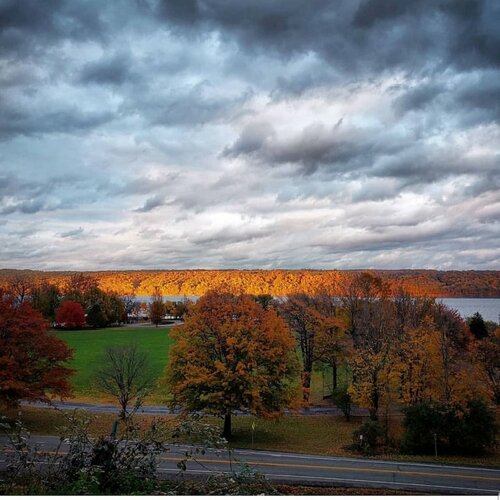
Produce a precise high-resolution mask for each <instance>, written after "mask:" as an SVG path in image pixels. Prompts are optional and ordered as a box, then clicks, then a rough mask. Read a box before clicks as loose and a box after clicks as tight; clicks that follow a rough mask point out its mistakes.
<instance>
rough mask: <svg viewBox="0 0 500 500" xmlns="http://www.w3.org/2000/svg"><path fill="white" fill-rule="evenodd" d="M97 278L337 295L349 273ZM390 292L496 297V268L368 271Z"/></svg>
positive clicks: (145, 291)
mask: <svg viewBox="0 0 500 500" xmlns="http://www.w3.org/2000/svg"><path fill="white" fill-rule="evenodd" d="M87 274H89V275H91V276H92V277H94V278H95V279H97V280H98V281H99V286H100V287H101V288H102V289H103V290H105V291H113V292H117V293H119V294H121V295H125V294H130V293H135V294H136V295H151V294H152V293H153V290H154V288H155V287H160V290H161V292H162V294H163V295H203V294H204V293H206V292H207V291H208V290H210V289H218V288H223V289H225V290H228V289H231V290H237V291H238V293H250V294H254V295H258V294H271V295H274V296H285V295H289V294H296V293H306V294H317V293H318V292H319V291H320V290H322V289H325V288H328V289H329V291H330V293H332V294H334V295H339V294H340V291H341V290H340V288H341V286H340V283H341V282H342V281H343V278H351V277H352V276H353V275H354V271H316V270H296V271H295V270H293V271H292V270H270V271H267V270H266V271H264V270H251V271H243V270H210V271H208V270H170V271H100V272H91V273H87ZM371 274H373V275H375V276H377V277H380V278H382V279H383V280H384V281H385V282H387V283H388V285H389V286H390V288H391V290H392V291H393V292H394V291H396V290H398V289H403V290H406V291H407V292H409V293H411V294H412V295H413V296H417V297H423V296H428V297H500V271H432V270H404V271H371ZM15 275H18V276H19V275H22V276H24V277H27V278H30V279H31V280H33V281H34V282H41V281H44V280H46V281H48V282H49V283H51V284H56V285H58V286H59V287H60V288H61V289H65V288H66V285H67V283H68V282H69V281H70V280H71V277H72V276H73V275H74V273H71V272H66V271H64V272H42V271H13V270H7V269H5V270H1V271H0V286H2V284H3V285H7V284H8V283H9V280H11V279H12V278H13V276H15Z"/></svg>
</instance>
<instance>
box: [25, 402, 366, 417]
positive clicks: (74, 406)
mask: <svg viewBox="0 0 500 500" xmlns="http://www.w3.org/2000/svg"><path fill="white" fill-rule="evenodd" d="M23 406H34V407H37V408H48V407H49V406H52V407H56V408H58V409H60V410H84V411H88V412H91V413H116V414H118V412H119V411H120V408H119V407H118V406H116V405H112V404H96V403H81V402H78V401H53V402H52V403H51V404H50V405H47V404H46V403H37V402H34V403H24V404H23ZM139 413H144V414H147V415H176V414H177V413H178V412H176V411H175V410H170V409H169V408H167V407H165V406H142V407H141V409H140V410H139ZM287 413H288V414H290V412H286V411H285V414H287ZM298 413H299V415H337V416H340V415H343V413H342V412H341V411H340V410H339V409H338V408H336V407H335V406H319V405H312V406H310V407H309V408H303V409H301V410H299V412H298ZM235 415H246V413H245V412H235ZM351 415H352V416H366V415H368V411H367V410H365V409H364V408H357V407H354V408H353V409H352V412H351Z"/></svg>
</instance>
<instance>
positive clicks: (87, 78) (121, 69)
mask: <svg viewBox="0 0 500 500" xmlns="http://www.w3.org/2000/svg"><path fill="white" fill-rule="evenodd" d="M131 66H132V59H131V58H130V55H129V54H127V53H125V52H121V53H118V54H114V55H112V56H111V57H108V56H105V57H102V58H101V59H98V60H97V61H92V62H90V63H87V64H86V65H85V66H84V67H83V69H82V72H81V74H80V82H81V83H83V84H85V83H97V84H102V85H106V84H109V85H121V84H123V83H125V82H129V81H133V79H134V76H135V75H134V74H133V71H132V67H131Z"/></svg>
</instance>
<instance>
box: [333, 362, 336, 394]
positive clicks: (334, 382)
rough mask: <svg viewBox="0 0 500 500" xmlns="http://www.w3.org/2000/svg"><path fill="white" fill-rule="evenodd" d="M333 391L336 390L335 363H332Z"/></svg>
mask: <svg viewBox="0 0 500 500" xmlns="http://www.w3.org/2000/svg"><path fill="white" fill-rule="evenodd" d="M332 377H333V380H332V382H333V390H335V389H336V388H337V363H332Z"/></svg>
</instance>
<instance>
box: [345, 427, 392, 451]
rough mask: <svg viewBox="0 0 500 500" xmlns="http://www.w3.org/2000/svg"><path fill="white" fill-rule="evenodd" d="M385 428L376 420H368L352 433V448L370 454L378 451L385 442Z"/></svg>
mask: <svg viewBox="0 0 500 500" xmlns="http://www.w3.org/2000/svg"><path fill="white" fill-rule="evenodd" d="M384 436H385V432H384V428H383V426H382V425H381V424H380V423H379V422H377V421H375V420H367V421H366V422H365V423H364V424H363V425H362V426H361V427H360V428H359V429H356V430H355V431H354V433H353V435H352V440H353V444H352V446H351V449H352V450H355V451H360V452H362V453H366V454H368V455H374V454H375V453H377V452H378V451H379V450H380V448H381V447H382V445H383V442H384Z"/></svg>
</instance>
